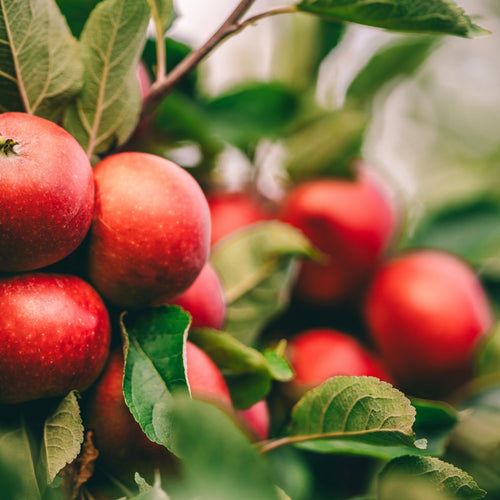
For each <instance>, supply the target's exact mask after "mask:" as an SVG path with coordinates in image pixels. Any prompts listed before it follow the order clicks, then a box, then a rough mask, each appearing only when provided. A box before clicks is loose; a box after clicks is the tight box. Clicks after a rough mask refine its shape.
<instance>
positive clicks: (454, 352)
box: [0, 112, 494, 477]
mask: <svg viewBox="0 0 500 500" xmlns="http://www.w3.org/2000/svg"><path fill="white" fill-rule="evenodd" d="M0 184H1V186H2V189H1V190H0V312H1V315H0V335H1V336H2V343H1V345H0V357H1V358H2V363H1V364H0V404H9V405H12V404H19V403H25V402H29V401H33V400H39V399H42V398H53V397H60V396H63V395H66V394H67V393H68V392H70V391H72V390H76V391H78V392H80V393H82V394H83V401H82V410H83V416H84V423H85V425H86V426H87V427H88V428H91V429H93V430H94V439H95V444H96V446H97V448H98V449H99V453H100V458H99V460H100V461H101V462H102V463H103V464H105V467H107V468H108V470H110V471H111V472H113V473H114V474H116V475H118V476H126V477H127V476H128V477H131V474H132V473H133V472H135V471H139V472H141V473H145V474H147V473H148V471H151V470H152V469H155V468H161V469H162V470H165V471H166V472H168V471H169V470H172V469H175V459H174V458H173V457H172V455H170V453H169V452H168V451H167V449H166V448H165V447H163V446H160V445H158V444H155V443H152V442H150V441H149V439H148V438H147V437H146V435H145V434H144V433H143V431H142V429H141V428H140V426H139V424H138V423H137V422H136V421H135V420H134V418H133V417H132V414H131V413H130V410H129V409H128V407H127V405H126V404H125V401H124V398H123V390H122V381H123V369H124V359H123V349H122V345H121V339H118V338H116V336H113V334H112V331H113V326H114V319H113V318H115V317H116V314H115V313H116V312H117V311H123V310H126V309H134V308H141V307H147V306H154V305H160V304H177V305H179V306H180V307H182V308H183V309H185V310H186V311H188V312H189V313H190V315H191V317H192V327H195V328H211V329H214V330H223V329H224V323H225V319H226V313H227V304H226V297H225V292H224V289H223V285H222V282H221V280H220V278H219V276H218V275H217V272H216V270H215V269H214V267H212V265H211V263H210V260H209V256H210V252H211V250H212V248H213V247H214V246H215V245H217V244H219V243H220V242H221V241H222V240H224V239H225V238H229V237H231V235H233V234H234V232H235V231H236V230H239V229H241V228H243V227H245V226H248V225H250V224H254V223H259V222H262V221H266V220H269V219H278V220H280V221H281V222H283V223H286V224H289V225H291V226H293V227H294V228H296V229H297V230H299V231H301V232H302V233H303V234H304V235H305V236H306V237H307V238H308V240H309V241H310V242H311V243H312V245H314V247H315V248H316V249H317V250H318V255H319V257H318V258H317V259H316V260H312V259H309V260H303V261H301V262H300V267H299V270H298V274H297V276H296V280H295V282H294V288H293V291H292V293H293V295H292V301H294V303H295V304H297V303H300V304H303V305H306V308H302V309H301V311H302V313H304V311H305V312H306V313H307V311H308V309H307V307H311V309H310V310H309V311H310V317H311V318H312V317H313V316H314V314H315V312H314V311H315V310H314V308H321V309H322V310H327V311H330V310H331V311H337V312H338V311H339V310H342V308H344V307H352V305H353V304H355V308H356V311H357V313H358V316H359V319H360V323H361V324H362V325H363V329H364V330H365V332H364V333H365V334H366V335H365V336H361V335H356V333H357V332H352V331H346V330H344V329H342V328H339V327H335V326H332V325H331V324H328V325H320V326H318V325H313V324H312V323H311V325H310V327H307V326H306V327H305V328H300V329H298V330H297V329H295V331H290V332H288V333H287V334H286V335H285V336H286V337H287V340H288V343H287V351H286V355H287V358H288V360H289V362H290V365H291V367H292V368H293V371H294V373H295V377H294V379H293V380H292V381H291V382H289V383H288V386H287V391H288V393H289V394H291V395H292V397H293V398H294V399H295V400H296V399H297V398H298V397H300V395H302V394H303V393H304V392H305V391H307V390H308V389H310V388H312V387H315V386H317V385H318V384H321V383H322V382H323V381H325V380H326V379H328V378H329V377H332V376H336V375H354V376H357V375H368V376H374V377H377V378H379V379H382V380H386V381H389V382H391V383H392V384H394V385H396V386H398V387H400V388H402V389H403V390H405V391H409V392H410V393H412V394H414V395H417V396H429V395H430V396H442V395H445V394H448V393H449V392H450V391H452V390H454V389H455V388H457V387H458V386H459V385H460V384H462V383H463V382H465V381H466V380H467V379H468V377H470V375H471V364H472V360H473V356H474V353H475V351H476V349H477V348H478V345H479V343H480V342H481V341H482V339H484V338H485V336H486V334H487V333H488V331H489V329H490V327H491V326H492V324H493V321H494V315H493V311H492V308H491V307H490V304H489V300H488V297H487V295H486V293H485V291H484V289H483V287H482V285H481V283H480V280H479V279H478V277H477V275H476V273H475V272H474V269H472V267H471V266H470V265H468V264H467V263H466V262H465V261H463V260H462V259H460V258H459V257H457V256H456V255H453V254H451V253H449V252H445V251H442V250H437V249H431V248H418V249H410V250H406V251H404V252H403V251H398V250H397V249H396V248H397V245H396V242H397V233H398V230H399V225H400V222H401V209H400V207H399V206H398V205H396V204H395V203H394V202H393V199H392V197H391V196H390V195H389V193H388V191H387V189H386V186H384V185H382V184H381V182H380V179H378V178H376V177H374V176H373V175H372V174H371V173H370V171H369V169H367V168H365V167H364V166H362V165H360V166H358V168H357V170H356V174H355V178H354V179H334V178H317V179H310V180H306V181H302V182H301V183H299V184H296V185H292V186H291V187H290V188H289V189H288V191H287V192H286V194H285V195H284V196H283V198H282V199H280V200H278V201H277V202H276V203H275V204H273V205H272V208H270V205H268V204H263V203H261V202H260V200H258V199H257V198H256V197H253V196H251V195H250V194H249V193H246V192H243V191H241V192H225V191H208V190H207V191H206V192H205V191H204V190H203V189H202V188H201V186H200V185H199V184H198V182H197V181H196V180H195V178H194V177H193V176H191V174H189V173H188V172H187V170H185V169H183V168H181V167H180V166H178V165H176V164H175V163H173V162H171V161H169V160H167V159H165V158H163V157H159V156H156V155H153V154H149V153H140V152H131V151H127V152H120V153H113V154H110V155H109V156H107V157H105V158H103V159H101V160H100V161H99V162H98V163H97V164H96V165H95V166H92V165H91V164H90V161H89V159H88V157H87V155H86V153H85V151H84V150H83V149H82V147H81V146H80V145H79V144H78V142H77V141H76V140H75V139H74V138H73V137H72V136H71V135H70V134H68V133H67V132H66V131H65V130H64V129H62V128H61V127H59V126H58V125H56V124H55V123H52V122H50V121H47V120H45V119H43V118H39V117H36V116H32V115H29V114H25V113H14V112H9V113H3V114H0ZM316 310H317V309H316ZM287 313H288V312H287V311H285V314H284V315H285V316H286V314H287ZM308 317H309V316H308ZM333 322H334V321H333ZM302 323H303V322H301V324H302ZM306 323H307V319H306ZM186 372H187V378H188V381H189V385H190V389H191V392H192V394H193V396H194V397H196V398H200V399H206V400H209V401H211V402H215V403H216V404H218V405H219V406H221V407H223V408H225V409H226V410H227V411H228V412H229V413H230V414H231V415H233V416H234V418H235V421H236V422H237V423H238V424H239V425H240V426H241V427H242V428H243V429H244V430H246V431H247V432H248V434H249V436H250V437H251V438H253V439H262V440H263V439H266V438H267V437H268V435H269V432H270V431H269V429H270V423H271V422H270V415H269V408H268V406H267V402H266V400H261V401H259V402H258V403H256V404H255V405H254V406H252V407H250V408H249V409H247V410H235V409H234V407H233V404H232V401H231V395H230V392H229V389H228V387H227V385H226V382H225V380H224V377H223V375H222V373H221V372H220V371H219V369H218V368H217V366H216V365H215V364H214V362H213V361H212V360H211V359H210V358H209V357H208V356H207V354H206V353H205V352H204V351H203V350H201V349H200V348H198V347H197V346H196V345H194V344H192V343H191V342H190V341H189V340H188V341H187V346H186ZM131 457H133V460H131ZM126 464H128V465H129V466H130V467H131V468H130V470H128V469H127V467H126Z"/></svg>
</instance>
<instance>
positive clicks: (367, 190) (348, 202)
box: [280, 172, 396, 305]
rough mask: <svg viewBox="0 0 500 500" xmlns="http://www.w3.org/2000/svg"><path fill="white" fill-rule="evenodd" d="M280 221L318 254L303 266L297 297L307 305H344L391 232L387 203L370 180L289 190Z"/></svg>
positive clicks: (312, 182) (330, 182)
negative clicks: (319, 258)
mask: <svg viewBox="0 0 500 500" xmlns="http://www.w3.org/2000/svg"><path fill="white" fill-rule="evenodd" d="M280 219H281V220H283V221H284V222H287V223H289V224H291V225H292V226H295V227H296V228H297V229H300V230H301V231H302V232H303V233H304V234H305V235H306V236H307V237H308V238H309V239H310V240H311V242H312V243H313V245H315V246H316V247H317V248H318V249H319V250H320V251H321V252H322V253H323V254H324V260H323V261H321V262H316V261H304V262H303V263H302V265H301V269H300V273H299V276H298V281H297V283H296V292H297V295H298V296H299V297H300V298H301V299H303V300H306V301H308V302H310V303H313V304H318V305H328V304H332V303H338V302H342V301H348V300H350V299H351V298H352V297H353V296H355V295H356V294H357V293H358V291H359V289H360V288H361V287H362V286H363V285H364V283H365V281H366V280H367V279H368V277H369V276H370V274H371V273H372V271H373V270H374V268H375V266H376V265H377V263H378V262H379V260H380V259H381V257H382V256H383V254H384V252H385V251H386V249H387V248H388V246H389V243H390V241H391V239H392V237H393V235H394V233H395V226H396V214H395V210H394V206H393V203H392V201H391V200H390V199H389V197H388V196H387V194H386V193H385V192H383V191H382V189H381V188H380V186H379V185H378V184H377V183H376V182H375V180H374V178H372V177H371V176H369V175H367V174H366V173H365V172H362V174H360V175H359V176H358V177H357V178H356V179H355V180H345V179H315V180H310V181H307V182H304V183H302V184H299V185H297V186H295V187H294V188H292V189H291V190H290V191H289V193H288V194H287V195H286V196H285V198H284V199H283V201H282V206H281V211H280Z"/></svg>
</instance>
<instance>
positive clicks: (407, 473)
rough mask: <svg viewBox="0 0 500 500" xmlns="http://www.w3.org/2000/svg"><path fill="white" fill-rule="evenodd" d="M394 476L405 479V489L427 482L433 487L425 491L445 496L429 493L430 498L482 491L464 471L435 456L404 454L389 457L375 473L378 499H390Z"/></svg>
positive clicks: (480, 495)
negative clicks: (390, 458)
mask: <svg viewBox="0 0 500 500" xmlns="http://www.w3.org/2000/svg"><path fill="white" fill-rule="evenodd" d="M394 478H396V479H397V480H402V481H404V482H406V487H407V490H408V491H411V489H413V488H414V487H415V488H419V487H421V486H425V485H426V484H427V485H429V486H432V487H433V488H432V490H428V491H429V492H432V493H433V494H434V495H435V494H440V493H443V494H444V495H445V496H444V497H440V496H432V497H430V498H431V499H433V498H436V499H438V498H439V499H441V498H445V499H447V498H449V499H458V498H469V499H480V498H484V496H485V494H486V492H485V491H483V490H482V489H481V488H479V486H478V485H477V483H476V482H475V481H474V479H473V478H472V477H471V476H470V475H469V474H467V473H466V472H465V471H463V470H461V469H459V468H458V467H455V466H454V465H452V464H449V463H447V462H444V461H442V460H440V459H439V458H435V457H416V456H405V457H398V458H395V459H394V460H391V461H390V462H389V463H388V464H387V465H386V466H385V467H384V468H383V469H382V471H381V473H380V475H379V498H380V500H390V499H392V498H394V496H393V495H392V494H389V491H390V488H389V487H391V486H392V485H391V480H392V479H394ZM419 498H420V497H419ZM423 498H424V497H422V499H423Z"/></svg>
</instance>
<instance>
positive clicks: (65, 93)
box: [0, 0, 83, 122]
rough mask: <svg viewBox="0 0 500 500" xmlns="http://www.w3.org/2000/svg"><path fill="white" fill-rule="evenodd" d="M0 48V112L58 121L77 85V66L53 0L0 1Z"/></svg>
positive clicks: (70, 39)
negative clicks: (17, 113) (18, 112)
mask: <svg viewBox="0 0 500 500" xmlns="http://www.w3.org/2000/svg"><path fill="white" fill-rule="evenodd" d="M0 46H1V47H2V49H1V61H2V66H1V68H0V112H4V111H25V112H27V113H30V114H34V115H38V116H41V117H43V118H47V119H49V120H52V121H55V122H57V121H59V120H60V118H61V115H62V112H63V110H64V109H65V107H66V106H67V105H68V103H69V102H70V101H71V100H72V99H74V97H75V96H76V94H77V93H78V92H79V91H80V89H81V87H82V81H83V66H82V64H81V61H80V56H79V52H78V44H77V42H76V40H75V39H74V38H73V36H72V35H71V32H70V30H69V28H68V26H67V24H66V20H65V18H64V16H63V15H62V14H61V12H60V11H59V9H58V8H57V5H56V4H55V2H54V1H53V0H3V1H2V2H0Z"/></svg>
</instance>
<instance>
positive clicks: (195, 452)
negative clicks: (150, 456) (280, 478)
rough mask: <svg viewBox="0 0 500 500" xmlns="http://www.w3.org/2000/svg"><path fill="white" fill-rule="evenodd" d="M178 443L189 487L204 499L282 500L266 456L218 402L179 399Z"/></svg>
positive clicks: (190, 495)
mask: <svg viewBox="0 0 500 500" xmlns="http://www.w3.org/2000/svg"><path fill="white" fill-rule="evenodd" d="M173 414H174V423H175V429H176V432H175V436H174V437H175V448H176V450H177V451H178V454H179V456H180V457H181V460H182V461H181V468H182V477H183V479H184V486H185V489H186V491H187V493H188V494H187V495H186V497H183V498H203V500H234V499H235V498H238V499H241V500H254V499H256V498H258V499H259V500H278V499H279V495H278V493H277V490H276V489H275V486H274V485H273V483H272V481H271V478H270V475H269V469H268V467H267V464H266V461H265V459H264V457H262V456H260V455H259V454H258V453H257V451H256V450H255V448H254V447H253V446H252V445H251V444H250V442H249V441H248V439H247V437H246V436H245V435H244V434H243V433H242V432H241V430H240V429H239V428H238V427H237V426H236V424H235V423H234V421H233V420H232V419H231V417H229V416H228V415H227V414H225V413H224V412H223V411H222V410H221V409H219V408H217V407H216V406H215V405H211V404H208V403H205V402H201V401H196V400H188V399H185V400H184V399H181V398H179V399H177V398H176V403H175V408H174V410H173Z"/></svg>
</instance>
